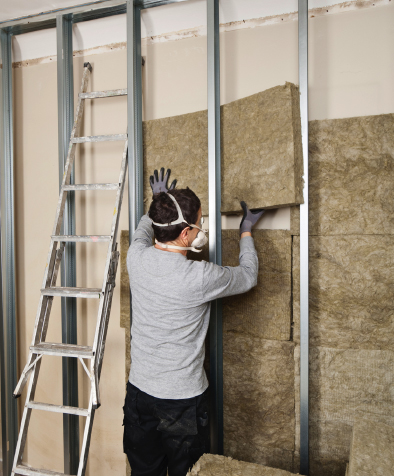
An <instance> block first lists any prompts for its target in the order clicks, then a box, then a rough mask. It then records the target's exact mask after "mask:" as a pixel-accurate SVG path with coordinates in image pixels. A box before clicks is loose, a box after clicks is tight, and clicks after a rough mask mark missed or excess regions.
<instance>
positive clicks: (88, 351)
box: [30, 342, 93, 358]
mask: <svg viewBox="0 0 394 476" xmlns="http://www.w3.org/2000/svg"><path fill="white" fill-rule="evenodd" d="M30 350H31V352H34V353H35V354H43V355H60V356H63V357H82V358H90V357H93V349H92V347H89V346H86V345H75V344H55V343H53V342H41V344H37V345H32V346H30Z"/></svg>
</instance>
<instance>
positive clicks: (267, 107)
mask: <svg viewBox="0 0 394 476" xmlns="http://www.w3.org/2000/svg"><path fill="white" fill-rule="evenodd" d="M207 117H208V116H207V111H198V112H194V113H191V114H183V115H180V116H173V117H166V118H163V119H155V120H151V121H146V122H144V124H143V134H144V197H145V210H147V209H148V207H149V204H150V197H151V189H150V186H149V176H150V175H151V174H152V173H153V170H155V169H158V170H159V169H160V168H161V167H166V168H167V167H168V168H170V169H171V170H172V178H176V179H177V180H178V185H177V188H186V187H189V188H191V189H192V190H193V191H194V192H195V193H196V194H197V196H198V197H199V198H200V200H201V203H202V210H203V214H205V215H206V214H207V213H208V119H207ZM221 154H222V155H221V164H222V206H221V211H222V213H225V214H226V213H227V214H229V213H234V212H240V211H241V208H240V204H239V202H240V200H244V201H245V202H246V203H247V204H248V206H249V208H260V207H264V208H278V207H284V206H288V205H297V204H300V203H302V187H303V181H302V170H303V162H302V144H301V123H300V107H299V91H298V88H297V87H296V86H295V85H294V84H291V83H286V84H285V85H284V86H276V87H274V88H271V89H267V90H266V91H263V92H260V93H257V94H254V95H252V96H248V97H246V98H243V99H239V100H237V101H234V102H231V103H229V104H226V105H224V106H222V107H221Z"/></svg>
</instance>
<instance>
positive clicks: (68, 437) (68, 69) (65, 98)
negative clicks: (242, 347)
mask: <svg viewBox="0 0 394 476" xmlns="http://www.w3.org/2000/svg"><path fill="white" fill-rule="evenodd" d="M56 30H57V32H56V33H57V84H58V146H59V187H60V186H61V184H62V181H63V172H64V167H65V164H66V160H67V152H68V146H69V141H70V135H71V130H72V126H73V121H74V81H73V45H72V15H58V16H57V17H56ZM70 183H74V171H73V172H72V173H71V181H70ZM62 234H65V235H74V234H75V198H74V192H71V193H70V192H68V195H67V202H66V207H65V211H64V217H63V227H62ZM75 252H76V249H75V243H67V244H66V247H65V252H64V258H63V262H62V269H61V285H62V286H67V287H75V286H76V256H75V254H76V253H75ZM62 342H64V343H68V344H77V304H76V298H62ZM62 366H63V405H67V406H73V407H78V367H77V359H74V358H68V357H63V358H62ZM78 420H79V419H78V416H77V415H67V414H64V415H63V442H64V471H65V473H67V474H76V473H77V471H78V464H79V421H78Z"/></svg>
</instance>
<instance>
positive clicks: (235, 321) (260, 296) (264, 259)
mask: <svg viewBox="0 0 394 476" xmlns="http://www.w3.org/2000/svg"><path fill="white" fill-rule="evenodd" d="M253 238H254V243H255V247H256V251H257V254H258V258H259V275H258V282H257V286H255V287H254V288H253V289H251V290H250V291H249V292H247V293H245V294H238V295H235V296H231V297H228V298H225V299H223V330H224V332H237V333H241V334H243V335H249V336H252V337H253V336H254V337H261V338H263V339H275V340H290V328H291V235H290V233H289V232H288V231H285V230H254V231H253ZM239 240H240V238H239V230H223V231H222V244H223V252H222V253H223V258H222V262H223V266H239Z"/></svg>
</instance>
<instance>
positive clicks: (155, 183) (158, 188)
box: [149, 167, 177, 195]
mask: <svg viewBox="0 0 394 476" xmlns="http://www.w3.org/2000/svg"><path fill="white" fill-rule="evenodd" d="M153 174H154V175H151V176H150V178H149V182H150V186H151V188H152V192H153V195H154V194H155V193H160V192H168V190H173V189H174V188H175V185H176V182H177V181H176V180H173V182H172V184H171V185H170V187H169V188H168V179H169V178H170V175H171V169H167V173H166V174H165V175H164V167H162V168H161V169H160V176H159V175H158V173H157V170H155V171H154V172H153Z"/></svg>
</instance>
